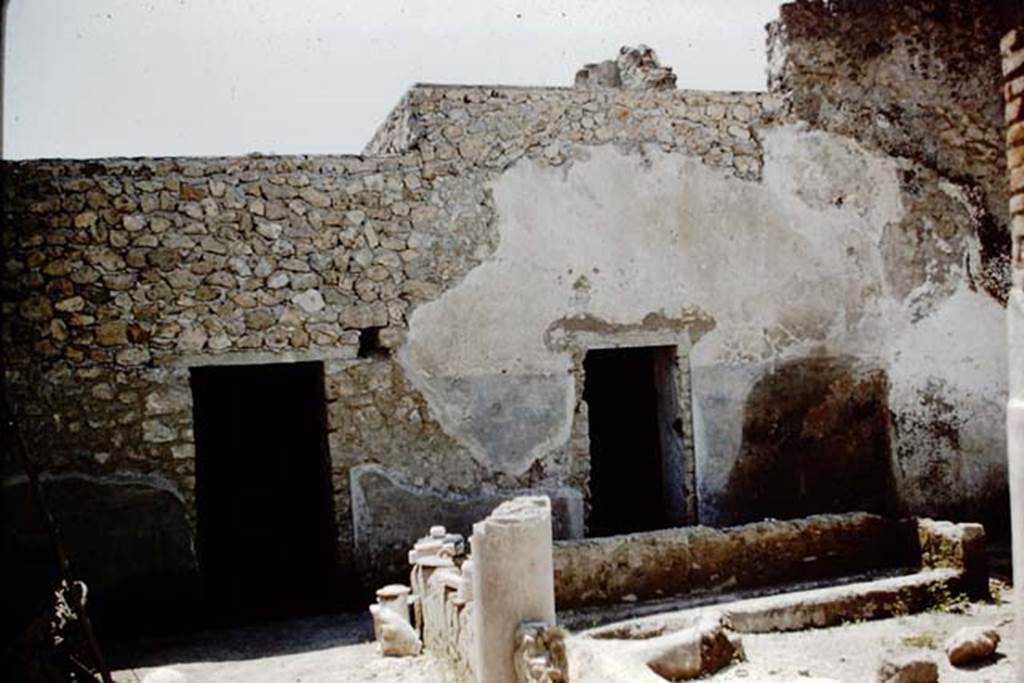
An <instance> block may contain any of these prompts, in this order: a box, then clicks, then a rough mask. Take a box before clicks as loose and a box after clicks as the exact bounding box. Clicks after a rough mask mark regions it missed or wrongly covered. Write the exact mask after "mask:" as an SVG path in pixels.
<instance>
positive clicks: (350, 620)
mask: <svg viewBox="0 0 1024 683" xmlns="http://www.w3.org/2000/svg"><path fill="white" fill-rule="evenodd" d="M1002 598H1003V603H1002V604H1000V605H996V604H983V603H977V604H973V605H970V606H969V607H968V609H967V611H966V612H965V613H964V614H951V613H942V612H929V613H925V614H918V615H912V616H906V617H899V618H895V619H886V620H880V621H872V622H864V623H855V624H846V625H844V626H840V627H836V628H829V629H818V630H812V631H803V632H799V633H776V634H762V635H745V636H743V644H744V648H745V650H746V653H747V661H746V662H743V663H739V664H736V665H734V666H732V667H730V668H729V669H727V670H725V671H722V672H720V673H719V674H718V675H717V676H715V677H714V678H713V679H712V680H721V681H740V680H742V681H780V682H781V681H796V682H797V683H799V682H800V681H809V680H813V679H814V678H819V679H820V678H830V679H834V680H839V681H844V682H849V683H858V682H861V681H873V680H874V678H875V672H876V671H877V669H878V666H879V664H880V663H881V661H882V659H883V658H885V657H889V656H892V655H898V654H901V653H909V652H918V653H921V654H924V655H925V656H929V657H932V658H933V659H934V660H935V661H936V662H937V663H938V664H939V668H940V680H941V681H943V683H954V682H958V681H964V682H977V683H982V682H984V681H992V682H996V681H999V682H1002V681H1009V680H1011V678H1012V674H1011V671H1012V667H1013V662H1014V656H1013V653H1011V652H1010V648H1009V640H1010V637H1011V630H1012V618H1011V608H1010V604H1009V602H1008V600H1009V598H1010V593H1009V591H1007V592H1005V593H1004V594H1003V596H1002ZM975 624H977V625H985V626H994V627H996V628H997V629H998V630H999V632H1000V634H1001V635H1002V637H1003V643H1002V644H1001V645H1000V647H999V651H998V656H997V657H996V658H995V659H994V660H993V661H991V662H988V663H986V664H984V665H982V666H978V667H976V668H973V669H955V668H953V667H952V666H950V665H949V663H948V662H947V661H946V657H945V655H944V653H943V652H942V644H943V642H944V641H945V639H946V637H947V636H948V635H949V634H951V633H952V632H953V631H955V630H957V629H958V628H960V627H961V626H965V625H975ZM370 629H371V627H370V621H369V617H368V616H366V615H362V614H357V615H351V614H350V615H340V616H332V617H315V618H311V619H303V620H298V621H288V622H277V623H269V624H260V625H255V626H247V627H244V628H238V629H231V630H221V631H207V632H202V633H196V634H191V635H188V636H179V637H175V638H163V639H149V640H143V641H138V642H135V643H131V644H127V645H124V646H122V647H121V648H119V650H118V651H117V652H115V654H114V655H113V657H112V659H113V662H114V665H115V666H116V667H117V668H118V671H117V672H116V674H115V680H117V681H119V682H124V683H126V682H137V681H142V680H143V678H144V677H145V676H146V674H147V673H151V672H153V671H154V670H156V669H158V668H161V667H169V668H171V669H173V670H174V671H176V672H178V673H180V674H182V675H183V676H184V677H185V680H187V681H189V682H190V683H192V682H195V683H200V682H206V681H209V682H213V681H217V682H224V683H234V682H239V683H240V682H241V681H246V682H252V683H257V682H263V681H267V682H270V681H303V682H309V681H337V682H344V683H364V682H368V681H375V682H382V681H402V682H403V683H430V682H440V681H444V680H445V678H446V677H445V674H444V669H443V667H442V666H441V665H440V664H439V663H438V662H436V661H434V660H433V659H432V658H430V657H426V656H424V657H413V658H406V659H392V658H388V659H385V658H381V657H378V656H377V654H376V651H375V648H374V645H373V644H372V643H371V642H370V638H371V630H370Z"/></svg>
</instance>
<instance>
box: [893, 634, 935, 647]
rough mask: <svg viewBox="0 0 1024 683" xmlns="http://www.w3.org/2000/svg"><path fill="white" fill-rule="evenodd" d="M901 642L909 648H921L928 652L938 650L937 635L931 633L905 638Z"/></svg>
mask: <svg viewBox="0 0 1024 683" xmlns="http://www.w3.org/2000/svg"><path fill="white" fill-rule="evenodd" d="M900 641H901V642H902V643H903V644H904V645H906V646H907V647H919V648H923V649H927V650H934V649H936V645H935V635H934V634H931V633H917V634H915V635H912V636H903V638H901V639H900Z"/></svg>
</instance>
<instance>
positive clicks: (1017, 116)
mask: <svg viewBox="0 0 1024 683" xmlns="http://www.w3.org/2000/svg"><path fill="white" fill-rule="evenodd" d="M1000 52H1001V54H1002V58H1003V77H1004V78H1005V80H1006V83H1005V85H1004V86H1003V99H1004V100H1005V101H1006V109H1005V115H1006V129H1007V130H1006V161H1007V166H1008V168H1009V171H1010V193H1011V195H1010V216H1011V218H1010V221H1011V223H1010V233H1011V236H1012V237H1011V239H1012V244H1013V265H1014V286H1015V287H1018V288H1019V287H1022V286H1024V255H1022V253H1021V250H1022V246H1024V27H1021V28H1018V29H1016V30H1014V31H1010V32H1009V33H1008V34H1006V36H1005V37H1004V38H1003V40H1002V42H1001V44H1000Z"/></svg>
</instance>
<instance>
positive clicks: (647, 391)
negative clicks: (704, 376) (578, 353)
mask: <svg viewBox="0 0 1024 683" xmlns="http://www.w3.org/2000/svg"><path fill="white" fill-rule="evenodd" d="M677 367H678V366H677V361H676V347H674V346H651V347H638V348H618V349H593V350H590V351H588V352H587V355H586V358H585V359H584V363H583V369H584V374H585V377H586V379H585V384H584V391H583V399H584V400H585V401H586V402H587V414H588V420H589V425H590V426H589V433H590V504H591V509H590V516H589V518H588V524H587V526H588V534H589V535H590V536H610V535H615V534H624V533H632V532H635V531H649V530H652V529H663V528H668V527H672V526H677V525H680V524H683V523H685V515H686V512H685V507H686V503H685V500H686V492H685V476H684V466H683V443H682V429H681V427H682V417H681V415H680V411H679V402H678V396H677V390H676V377H675V375H676V370H677Z"/></svg>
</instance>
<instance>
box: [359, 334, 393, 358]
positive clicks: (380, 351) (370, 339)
mask: <svg viewBox="0 0 1024 683" xmlns="http://www.w3.org/2000/svg"><path fill="white" fill-rule="evenodd" d="M387 353H388V351H387V349H385V348H384V347H383V346H381V345H380V328H379V327H367V328H365V329H362V330H359V352H358V354H357V355H358V357H359V358H376V357H379V356H386V355H387Z"/></svg>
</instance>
